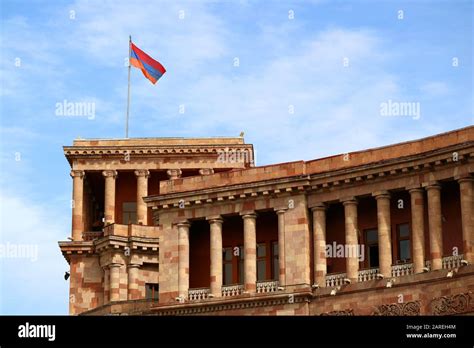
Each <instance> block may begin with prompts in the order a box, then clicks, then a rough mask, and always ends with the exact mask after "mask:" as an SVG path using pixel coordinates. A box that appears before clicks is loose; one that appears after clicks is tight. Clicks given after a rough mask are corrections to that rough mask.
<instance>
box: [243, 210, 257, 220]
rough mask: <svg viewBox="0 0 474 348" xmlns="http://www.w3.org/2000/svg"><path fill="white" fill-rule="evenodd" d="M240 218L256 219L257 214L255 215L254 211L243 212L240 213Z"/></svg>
mask: <svg viewBox="0 0 474 348" xmlns="http://www.w3.org/2000/svg"><path fill="white" fill-rule="evenodd" d="M240 216H242V218H245V217H246V216H248V217H252V216H253V217H257V214H256V213H255V210H243V211H241V212H240Z"/></svg>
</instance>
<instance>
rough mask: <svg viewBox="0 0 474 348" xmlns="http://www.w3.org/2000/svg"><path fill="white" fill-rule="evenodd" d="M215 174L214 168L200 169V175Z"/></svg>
mask: <svg viewBox="0 0 474 348" xmlns="http://www.w3.org/2000/svg"><path fill="white" fill-rule="evenodd" d="M211 174H214V169H213V168H201V169H199V175H211Z"/></svg>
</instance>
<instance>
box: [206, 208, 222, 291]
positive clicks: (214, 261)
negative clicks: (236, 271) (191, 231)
mask: <svg viewBox="0 0 474 348" xmlns="http://www.w3.org/2000/svg"><path fill="white" fill-rule="evenodd" d="M222 222H223V220H222V219H221V218H220V217H218V218H211V219H209V223H210V225H211V279H210V283H211V294H212V295H213V296H214V297H221V296H222Z"/></svg>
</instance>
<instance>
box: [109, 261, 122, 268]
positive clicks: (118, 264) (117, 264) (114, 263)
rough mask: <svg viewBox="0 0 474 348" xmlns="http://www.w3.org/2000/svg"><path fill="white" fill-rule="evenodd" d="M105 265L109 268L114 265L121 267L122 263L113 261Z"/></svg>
mask: <svg viewBox="0 0 474 348" xmlns="http://www.w3.org/2000/svg"><path fill="white" fill-rule="evenodd" d="M107 266H108V267H109V268H115V267H122V264H121V263H116V262H113V263H109V264H108V265H107Z"/></svg>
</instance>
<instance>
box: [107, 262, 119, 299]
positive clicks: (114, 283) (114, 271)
mask: <svg viewBox="0 0 474 348" xmlns="http://www.w3.org/2000/svg"><path fill="white" fill-rule="evenodd" d="M120 266H121V265H120V264H119V263H111V264H110V265H109V269H110V302H113V301H119V300H120Z"/></svg>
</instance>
